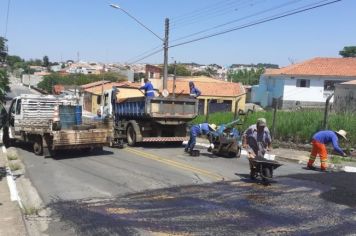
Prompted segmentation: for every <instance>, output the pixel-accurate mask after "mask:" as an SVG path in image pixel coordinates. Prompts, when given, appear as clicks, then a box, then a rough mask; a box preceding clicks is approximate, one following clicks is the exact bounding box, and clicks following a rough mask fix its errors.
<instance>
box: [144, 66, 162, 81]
mask: <svg viewBox="0 0 356 236" xmlns="http://www.w3.org/2000/svg"><path fill="white" fill-rule="evenodd" d="M161 76H162V68H160V67H158V66H153V65H146V78H148V79H161Z"/></svg>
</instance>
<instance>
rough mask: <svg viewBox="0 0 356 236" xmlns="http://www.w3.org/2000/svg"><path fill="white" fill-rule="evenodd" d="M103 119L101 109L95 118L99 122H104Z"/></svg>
mask: <svg viewBox="0 0 356 236" xmlns="http://www.w3.org/2000/svg"><path fill="white" fill-rule="evenodd" d="M102 119H103V117H102V115H101V109H100V108H99V109H98V110H97V111H96V116H94V121H99V120H102Z"/></svg>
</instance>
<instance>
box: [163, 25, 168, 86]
mask: <svg viewBox="0 0 356 236" xmlns="http://www.w3.org/2000/svg"><path fill="white" fill-rule="evenodd" d="M168 37H169V19H168V18H166V20H165V27H164V42H163V43H164V44H163V49H164V64H163V89H167V80H168Z"/></svg>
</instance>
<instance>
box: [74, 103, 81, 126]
mask: <svg viewBox="0 0 356 236" xmlns="http://www.w3.org/2000/svg"><path fill="white" fill-rule="evenodd" d="M75 123H76V124H77V125H81V124H82V106H80V105H77V106H76V107H75Z"/></svg>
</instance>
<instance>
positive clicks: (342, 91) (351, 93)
mask: <svg viewBox="0 0 356 236" xmlns="http://www.w3.org/2000/svg"><path fill="white" fill-rule="evenodd" d="M334 98H335V101H334V109H335V111H336V112H352V113H356V84H355V85H353V84H350V85H347V84H339V85H336V87H335V94H334Z"/></svg>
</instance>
